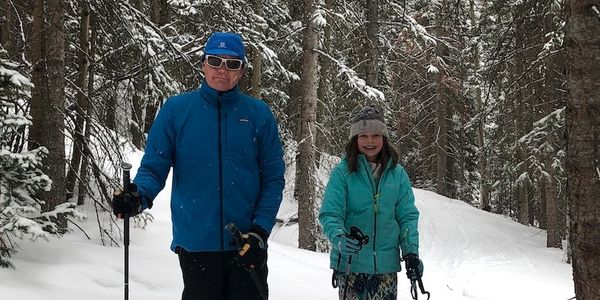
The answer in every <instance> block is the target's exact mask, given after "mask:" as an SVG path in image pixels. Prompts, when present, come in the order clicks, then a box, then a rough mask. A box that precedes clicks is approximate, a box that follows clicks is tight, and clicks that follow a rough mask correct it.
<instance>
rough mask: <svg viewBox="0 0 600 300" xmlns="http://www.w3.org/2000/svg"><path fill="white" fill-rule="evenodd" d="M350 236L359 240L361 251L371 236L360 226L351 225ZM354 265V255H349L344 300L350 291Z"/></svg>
mask: <svg viewBox="0 0 600 300" xmlns="http://www.w3.org/2000/svg"><path fill="white" fill-rule="evenodd" d="M348 236H349V237H350V238H353V239H355V240H357V241H358V243H359V248H358V250H357V252H358V251H360V249H362V247H363V246H364V245H366V244H367V243H369V236H367V235H365V234H364V233H363V232H362V231H361V230H360V229H358V227H356V226H351V227H350V234H349V235H348ZM351 265H352V255H349V256H348V261H347V262H346V274H345V276H344V277H345V278H344V292H343V293H342V300H346V293H347V292H348V278H349V277H350V266H351Z"/></svg>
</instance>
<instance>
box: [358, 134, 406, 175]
mask: <svg viewBox="0 0 600 300" xmlns="http://www.w3.org/2000/svg"><path fill="white" fill-rule="evenodd" d="M382 137H383V147H382V148H381V151H380V152H379V154H378V155H377V162H379V163H381V167H382V170H385V168H386V164H387V162H388V160H390V159H391V160H392V162H391V163H392V165H391V166H390V168H395V167H396V164H398V152H397V151H396V149H395V148H394V146H392V145H391V144H390V143H389V141H388V138H387V137H386V136H384V135H382ZM359 154H360V152H359V151H358V135H355V136H353V137H352V138H351V139H350V141H349V142H348V144H346V160H348V172H349V173H352V172H355V171H357V170H358V155H359Z"/></svg>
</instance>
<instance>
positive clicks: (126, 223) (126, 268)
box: [121, 162, 131, 300]
mask: <svg viewBox="0 0 600 300" xmlns="http://www.w3.org/2000/svg"><path fill="white" fill-rule="evenodd" d="M121 169H123V192H124V193H125V195H127V193H129V183H130V176H129V171H130V170H131V164H128V163H126V162H123V163H121ZM123 245H124V246H125V247H124V248H125V266H124V271H123V272H124V277H125V278H124V284H125V291H124V292H125V300H128V299H129V214H125V218H123Z"/></svg>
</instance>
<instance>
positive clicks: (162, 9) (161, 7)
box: [144, 0, 171, 133]
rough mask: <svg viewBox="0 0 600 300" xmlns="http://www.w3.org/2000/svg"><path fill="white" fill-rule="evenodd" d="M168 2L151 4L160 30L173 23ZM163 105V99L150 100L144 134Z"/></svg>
mask: <svg viewBox="0 0 600 300" xmlns="http://www.w3.org/2000/svg"><path fill="white" fill-rule="evenodd" d="M167 1H168V0H152V1H151V4H150V18H151V20H152V22H154V23H156V24H157V25H158V27H159V28H162V27H163V26H164V25H165V24H167V23H169V22H170V21H171V19H170V14H169V3H168V2H167ZM161 103H162V99H152V98H150V99H148V105H147V107H146V114H145V116H146V117H145V119H144V133H149V132H150V128H151V127H152V123H154V119H155V118H156V112H157V111H158V108H159V107H160V105H161Z"/></svg>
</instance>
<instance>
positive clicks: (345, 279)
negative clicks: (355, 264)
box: [342, 255, 352, 300]
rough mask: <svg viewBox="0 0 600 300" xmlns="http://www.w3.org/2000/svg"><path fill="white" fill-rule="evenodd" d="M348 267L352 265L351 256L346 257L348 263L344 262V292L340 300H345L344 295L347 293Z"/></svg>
mask: <svg viewBox="0 0 600 300" xmlns="http://www.w3.org/2000/svg"><path fill="white" fill-rule="evenodd" d="M350 265H352V255H350V256H348V261H347V262H346V274H345V276H344V292H343V294H342V295H343V297H342V300H346V293H347V292H348V278H349V277H350Z"/></svg>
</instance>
